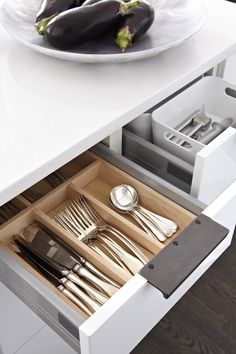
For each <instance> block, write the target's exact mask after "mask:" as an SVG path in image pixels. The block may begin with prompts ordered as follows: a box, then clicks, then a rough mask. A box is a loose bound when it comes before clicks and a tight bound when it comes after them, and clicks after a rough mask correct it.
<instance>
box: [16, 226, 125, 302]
mask: <svg viewBox="0 0 236 354" xmlns="http://www.w3.org/2000/svg"><path fill="white" fill-rule="evenodd" d="M23 236H24V238H25V239H26V241H27V242H28V243H29V244H30V247H31V249H32V250H34V251H35V252H36V253H37V254H38V255H40V256H41V257H43V258H44V259H45V258H46V259H52V260H53V261H54V262H56V263H57V264H60V265H61V266H63V267H65V268H67V269H68V270H73V272H75V273H77V274H78V275H79V276H81V277H83V278H85V279H86V280H87V281H89V282H90V283H92V284H93V285H95V286H96V287H97V288H98V289H99V290H102V291H103V292H105V294H106V295H108V296H112V295H114V294H115V293H116V292H117V291H118V289H119V287H120V286H119V285H116V286H115V285H113V284H108V283H107V282H106V281H105V280H102V279H100V278H99V277H98V276H97V275H95V274H93V273H92V272H91V271H90V270H88V269H86V268H85V267H84V266H83V265H82V264H81V262H80V256H78V255H76V254H75V252H72V251H71V250H70V249H68V246H67V247H66V245H65V244H64V242H61V240H58V239H57V238H56V236H55V235H54V234H53V233H52V232H51V231H50V230H48V229H46V228H45V227H44V226H43V227H42V226H41V225H38V224H36V223H33V224H31V225H29V226H28V227H26V228H25V229H24V231H23ZM84 265H85V264H84ZM86 266H87V261H86ZM93 268H95V267H94V266H93Z"/></svg>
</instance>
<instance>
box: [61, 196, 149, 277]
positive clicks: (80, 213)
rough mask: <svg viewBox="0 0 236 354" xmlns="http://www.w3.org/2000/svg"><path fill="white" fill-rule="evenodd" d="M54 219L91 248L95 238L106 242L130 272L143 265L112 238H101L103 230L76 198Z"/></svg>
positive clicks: (135, 271) (137, 269)
mask: <svg viewBox="0 0 236 354" xmlns="http://www.w3.org/2000/svg"><path fill="white" fill-rule="evenodd" d="M55 221H56V222H58V223H59V224H60V225H61V226H62V227H64V228H65V229H66V230H68V231H69V232H71V233H72V234H73V235H74V236H75V237H78V238H79V239H80V240H81V241H83V242H85V243H86V244H88V246H91V248H93V245H92V241H93V240H95V239H98V240H100V241H102V242H103V243H106V246H107V247H109V249H110V252H112V253H113V254H114V256H117V257H119V258H120V260H121V261H122V262H123V263H124V264H125V266H126V267H127V268H128V269H129V271H130V272H131V273H132V274H135V273H137V272H138V271H139V270H140V269H141V268H142V267H143V263H142V262H141V261H140V260H139V259H137V258H136V257H135V256H133V255H131V254H130V253H128V252H127V251H125V250H124V249H123V248H122V247H120V246H119V245H118V244H117V243H116V242H115V241H114V240H111V242H110V241H109V242H108V243H107V242H106V240H105V239H103V238H102V235H103V234H104V232H101V230H99V229H98V228H97V226H96V224H95V223H93V222H92V221H91V219H90V218H89V216H88V214H87V213H86V210H85V209H84V208H83V207H80V205H79V201H78V200H77V203H76V202H75V201H73V202H71V203H70V204H68V206H67V207H66V208H65V209H64V210H62V211H61V212H60V213H58V214H57V215H56V217H55ZM94 250H95V248H94ZM113 258H115V257H113Z"/></svg>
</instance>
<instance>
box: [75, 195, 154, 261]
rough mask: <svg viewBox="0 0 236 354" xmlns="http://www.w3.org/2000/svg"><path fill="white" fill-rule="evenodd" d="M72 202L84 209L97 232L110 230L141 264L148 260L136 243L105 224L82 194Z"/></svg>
mask: <svg viewBox="0 0 236 354" xmlns="http://www.w3.org/2000/svg"><path fill="white" fill-rule="evenodd" d="M74 203H75V204H76V205H77V207H78V208H80V209H82V210H85V211H86V214H87V216H88V217H89V219H90V222H91V223H93V224H95V225H96V227H97V230H98V231H99V232H110V233H111V234H112V235H113V236H115V237H116V238H117V239H118V240H119V241H121V242H122V243H123V244H124V245H125V246H126V247H128V248H129V249H130V250H131V251H132V252H133V253H134V255H135V256H136V257H137V258H138V259H139V260H140V261H141V262H142V263H143V264H146V263H147V262H148V261H149V259H148V258H147V257H146V256H145V255H144V254H143V252H142V251H141V250H140V249H139V248H138V247H137V246H136V244H135V243H133V242H132V241H131V240H130V239H129V238H128V237H127V236H126V235H124V234H123V233H121V232H120V231H119V230H117V229H116V228H115V227H113V226H111V225H109V224H107V223H106V222H105V221H104V220H103V219H102V218H101V216H100V215H99V214H98V213H97V211H96V210H95V209H94V208H93V207H92V205H91V204H90V202H89V201H88V200H87V199H86V198H85V197H84V196H83V195H82V196H81V197H80V198H79V199H76V200H75V201H74Z"/></svg>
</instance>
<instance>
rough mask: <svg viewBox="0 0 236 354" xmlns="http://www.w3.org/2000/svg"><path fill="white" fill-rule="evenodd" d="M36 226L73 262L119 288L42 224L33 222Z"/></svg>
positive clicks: (118, 286)
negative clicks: (72, 259)
mask: <svg viewBox="0 0 236 354" xmlns="http://www.w3.org/2000/svg"><path fill="white" fill-rule="evenodd" d="M34 223H35V224H36V225H38V226H39V227H40V228H41V229H42V230H44V231H45V232H46V233H47V234H49V235H50V236H51V238H52V239H53V240H54V241H55V242H56V243H57V245H60V246H61V249H62V251H63V250H65V251H66V252H67V253H68V254H69V255H70V256H71V258H74V261H75V262H77V263H79V264H80V265H81V266H84V267H86V268H87V269H88V270H89V271H91V272H92V273H93V274H95V275H96V276H97V277H99V278H101V279H102V280H104V281H105V282H107V283H109V284H111V285H113V286H115V287H116V288H118V289H119V288H120V285H119V284H118V283H116V282H115V281H114V280H112V279H110V278H109V277H108V276H107V275H105V274H104V273H102V272H101V271H100V270H99V269H97V268H96V267H95V266H94V265H93V264H92V263H90V262H89V261H87V260H86V259H85V258H84V257H82V256H80V255H78V253H76V252H75V251H74V250H73V249H72V248H70V247H69V245H68V244H67V243H66V242H64V241H63V240H62V239H59V238H58V237H57V236H56V235H55V234H54V233H53V232H52V231H51V230H49V229H48V228H46V227H45V226H44V225H43V224H40V223H39V222H34Z"/></svg>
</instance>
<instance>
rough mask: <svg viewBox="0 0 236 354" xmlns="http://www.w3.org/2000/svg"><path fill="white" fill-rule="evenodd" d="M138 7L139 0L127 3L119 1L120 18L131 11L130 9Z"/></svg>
mask: <svg viewBox="0 0 236 354" xmlns="http://www.w3.org/2000/svg"><path fill="white" fill-rule="evenodd" d="M139 5H140V1H139V0H131V1H129V2H124V1H122V0H121V1H120V10H119V14H120V15H122V16H125V15H126V14H127V12H128V10H129V9H132V7H136V6H139Z"/></svg>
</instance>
